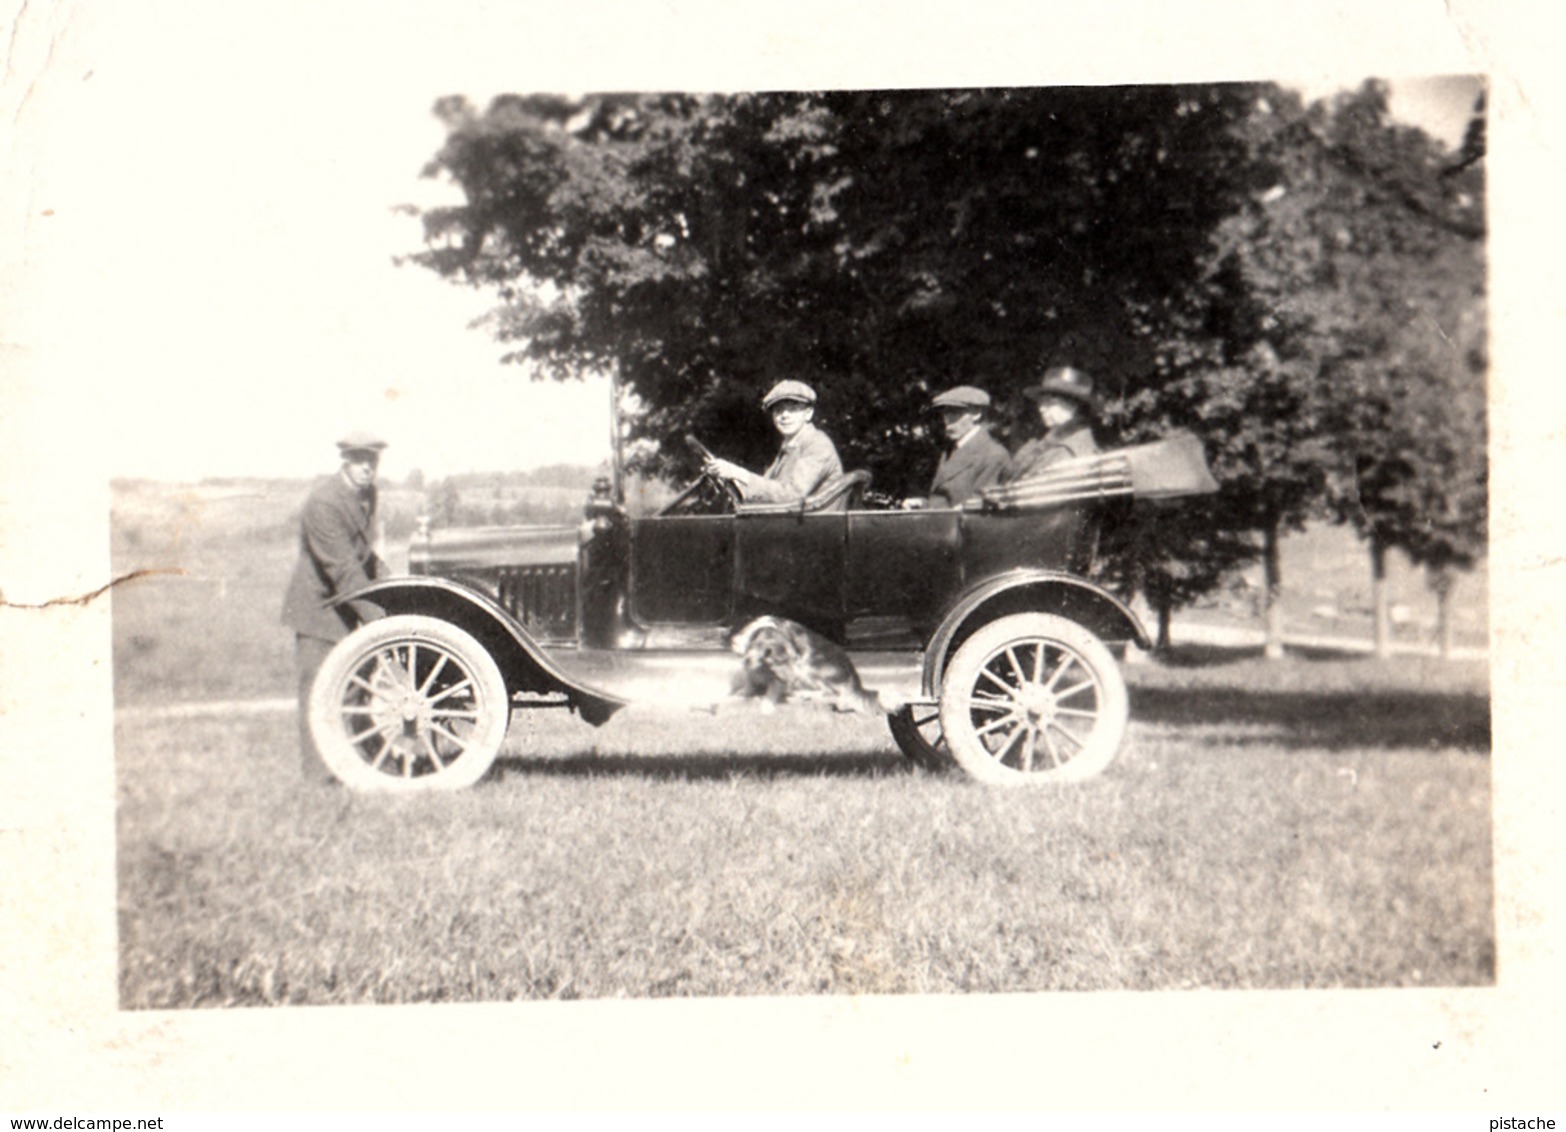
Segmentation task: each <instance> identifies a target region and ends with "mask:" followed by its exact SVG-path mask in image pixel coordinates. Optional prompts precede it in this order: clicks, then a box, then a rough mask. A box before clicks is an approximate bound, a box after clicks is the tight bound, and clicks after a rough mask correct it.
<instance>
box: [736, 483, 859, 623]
mask: <svg viewBox="0 0 1566 1132" xmlns="http://www.w3.org/2000/svg"><path fill="white" fill-rule="evenodd" d="M734 523H735V532H736V543H737V548H736V560H737V561H736V570H735V591H736V592H735V614H736V618H737V619H739V620H743V619H744V618H746V617H749V616H754V615H756V614H759V613H773V614H778V615H780V616H783V617H789V618H792V619H793V620H795V621H800V622H802V623H804V624H806V625H809V626H810V627H811V628H813V629H815V630H817V631H818V632H821V633H825V634H826V635H827V636H829V637H833V638H840V637H841V633H842V620H843V573H844V553H845V548H846V544H847V535H848V512H845V511H821V512H815V513H812V514H801V513H800V512H799V511H784V512H781V513H780V512H779V511H777V510H774V509H768V510H767V511H762V512H748V513H747V512H745V511H743V510H742V511H741V512H740V514H739V515H738V516H737V517H736V518H735V520H734Z"/></svg>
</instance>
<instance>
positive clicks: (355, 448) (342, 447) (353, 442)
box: [337, 428, 386, 452]
mask: <svg viewBox="0 0 1566 1132" xmlns="http://www.w3.org/2000/svg"><path fill="white" fill-rule="evenodd" d="M385 447H386V442H385V441H384V440H382V439H381V438H380V437H379V436H376V435H375V433H373V432H368V431H366V430H365V429H362V428H360V429H355V430H354V431H352V432H350V433H349V434H348V435H347V436H345V437H343V438H342V439H341V440H339V441H338V442H337V449H338V451H339V452H379V451H380V450H381V449H383V448H385Z"/></svg>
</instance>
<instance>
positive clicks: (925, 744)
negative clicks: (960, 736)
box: [886, 704, 956, 771]
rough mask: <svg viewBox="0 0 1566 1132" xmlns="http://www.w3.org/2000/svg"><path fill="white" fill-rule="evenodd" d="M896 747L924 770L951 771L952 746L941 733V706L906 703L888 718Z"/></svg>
mask: <svg viewBox="0 0 1566 1132" xmlns="http://www.w3.org/2000/svg"><path fill="white" fill-rule="evenodd" d="M886 723H887V726H888V727H889V728H891V731H892V738H893V739H895V740H896V741H897V746H898V748H899V749H901V751H902V752H903V754H905V755H907V756H908V758H909V760H910V761H912V762H913V763H914V765H915V766H918V767H922V768H923V769H924V770H934V771H940V770H950V769H951V768H952V767H953V766H955V765H956V764H955V763H954V762H953V761H952V752H951V748H950V747H948V746H947V745H946V736H945V735H944V734H943V733H942V732H941V709H940V708H939V707H936V706H934V705H929V704H918V705H915V704H904V705H903V706H902V707H900V708H898V709H897V710H896V711H894V712H892V713H891V714H889V715H888V716H887V717H886Z"/></svg>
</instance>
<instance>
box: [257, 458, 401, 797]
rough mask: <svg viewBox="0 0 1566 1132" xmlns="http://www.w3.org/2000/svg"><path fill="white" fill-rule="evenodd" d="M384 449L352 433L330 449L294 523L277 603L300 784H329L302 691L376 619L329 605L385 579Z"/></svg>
mask: <svg viewBox="0 0 1566 1132" xmlns="http://www.w3.org/2000/svg"><path fill="white" fill-rule="evenodd" d="M385 447H386V442H385V441H384V440H382V439H380V438H379V437H377V436H374V435H373V434H371V433H367V432H353V433H349V434H348V435H347V436H345V437H343V438H342V439H341V440H339V441H338V442H337V448H338V451H339V452H340V453H341V456H342V466H341V467H340V468H339V469H338V471H337V474H336V475H334V476H329V477H327V478H325V479H322V480H320V481H319V482H318V483H316V485H315V487H314V488H313V489H311V492H310V497H309V498H308V499H307V500H305V505H304V512H303V513H302V514H301V516H300V520H299V560H298V562H297V563H295V565H294V573H293V577H292V578H291V579H290V580H289V583H288V593H287V594H286V595H285V597H284V598H283V617H282V621H283V624H284V625H287V626H288V627H289V628H291V629H292V630H293V631H294V656H295V659H296V661H297V662H298V667H299V759H300V771H301V773H302V774H303V776H304V778H305V779H306V781H316V782H330V781H332V780H333V779H332V776H331V775H330V773H328V771H327V769H326V764H325V763H324V762H322V761H321V756H320V754H319V752H317V750H316V748H315V741H314V739H313V738H312V737H311V735H310V687H311V685H312V684H313V683H314V682H315V674H316V673H317V672H318V671H320V668H321V662H322V661H324V660H325V659H326V654H327V653H329V652H331V651H332V646H333V645H335V644H336V643H337V642H338V641H340V640H342V639H343V638H344V637H346V636H347V635H348V633H349V632H350V631H351V630H352V629H353V628H355V627H356V626H358V625H360V624H363V623H364V622H366V621H374V620H376V619H377V618H380V617H384V616H385V611H384V610H383V609H381V607H380V606H378V605H376V604H375V603H374V602H369V601H350V602H345V603H343V604H342V605H332V604H331V602H332V601H333V600H334V599H335V598H337V597H340V596H341V595H343V594H347V593H352V592H353V591H354V590H357V589H359V588H361V587H363V586H367V585H369V584H370V582H371V581H372V580H373V579H375V578H377V577H380V576H381V575H382V574H384V573H385V572H386V567H385V564H384V563H382V562H381V560H380V558H378V557H377V556H376V554H375V535H374V531H375V506H376V492H375V477H376V473H377V471H378V470H379V468H380V460H381V452H382V450H383V449H385Z"/></svg>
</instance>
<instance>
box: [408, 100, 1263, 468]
mask: <svg viewBox="0 0 1566 1132" xmlns="http://www.w3.org/2000/svg"><path fill="white" fill-rule="evenodd" d="M1246 101H1247V100H1246V95H1245V94H1244V90H1243V88H1236V87H1207V88H1170V87H1158V88H1153V87H1148V88H1117V89H1112V90H1105V89H1067V90H1058V89H1057V90H1045V89H1027V90H995V91H988V90H977V91H976V90H958V91H911V92H910V91H901V92H876V91H845V92H824V93H786V94H748V95H724V96H718V95H702V96H698V95H597V96H591V97H587V98H582V99H564V98H558V97H505V98H501V99H497V100H496V101H495V102H493V103H492V104H491V105H490V106H489V107H488V108H487V109H485V110H484V111H483V112H479V111H477V110H475V109H474V108H473V107H471V106H470V105H468V104H467V103H466V102H465V101H463V100H461V99H455V98H453V99H447V100H444V101H443V102H442V103H441V104H439V106H438V107H437V112H438V113H439V114H440V115H441V117H442V119H443V121H444V122H445V124H446V127H447V131H448V136H447V141H446V144H445V145H444V146H443V148H442V149H441V151H440V152H439V154H437V156H436V158H435V160H434V161H433V162H432V163H431V165H430V168H429V172H430V173H431V174H435V175H443V176H447V177H449V178H451V179H452V180H453V181H454V182H455V183H456V185H457V186H458V187H459V188H460V189H461V191H462V193H463V196H464V198H465V199H464V202H463V203H462V204H460V205H457V206H454V207H449V208H440V209H433V210H429V211H428V212H427V213H426V214H425V223H426V231H427V235H428V239H429V245H430V246H429V248H428V250H426V251H425V252H423V253H421V254H420V255H418V256H416V257H414V258H415V259H417V260H418V261H419V262H422V263H424V264H425V265H426V266H428V267H431V268H433V269H434V270H437V271H439V272H441V273H442V274H444V275H446V276H448V277H451V278H454V279H458V280H461V281H465V282H468V283H472V284H475V285H478V286H482V287H486V288H490V289H492V290H493V291H494V293H495V294H496V295H497V297H498V298H499V300H500V303H499V305H498V307H497V308H496V311H495V313H494V315H493V317H492V327H493V329H494V330H495V332H496V333H497V334H498V335H499V336H500V337H501V338H502V339H504V340H507V341H509V342H512V343H514V344H515V347H516V349H515V352H514V353H513V354H512V355H510V357H511V359H512V360H517V361H528V362H531V363H534V364H535V365H536V366H538V367H539V369H540V372H542V373H544V374H548V375H552V376H559V377H567V376H571V375H575V374H579V373H581V372H583V371H585V370H591V369H600V370H612V371H614V372H616V373H617V374H618V376H619V379H620V380H621V382H622V383H623V385H624V386H625V387H626V388H627V389H628V390H630V391H631V392H633V393H634V394H635V395H636V399H637V403H638V404H639V405H640V406H641V412H640V413H639V415H637V416H636V417H635V419H634V421H633V425H632V427H633V431H634V434H635V435H636V436H639V437H642V438H646V439H649V440H652V441H656V442H658V445H659V448H658V452H659V453H660V454H661V456H662V457H663V458H665V459H667V458H678V456H679V455H680V449H679V446H678V445H677V444H674V443H671V441H673V440H675V438H677V437H678V436H679V435H680V434H681V433H683V432H685V431H695V432H697V433H699V434H702V435H705V436H708V437H719V438H721V439H722V444H723V446H724V448H725V449H726V452H727V453H728V454H731V455H734V456H735V457H737V458H739V459H741V460H748V461H751V462H753V463H759V462H761V461H763V460H764V459H765V458H766V456H767V455H768V452H769V450H770V448H771V446H772V445H773V444H774V443H775V439H774V438H773V437H772V436H771V435H770V430H769V428H768V426H767V423H766V421H765V420H764V418H763V417H762V416H761V414H760V413H758V412H757V411H756V402H757V399H758V397H759V393H760V392H761V390H763V389H764V388H765V387H766V386H768V385H769V384H771V383H772V382H774V381H777V380H779V379H781V378H784V377H797V378H803V379H805V380H807V381H811V382H812V383H813V384H815V385H816V386H817V388H818V390H819V392H820V394H821V398H822V402H821V406H820V409H819V415H820V416H821V417H822V418H823V419H824V420H825V421H827V422H828V424H829V427H830V429H831V431H832V433H833V435H834V437H835V438H836V439H837V441H838V443H839V446H840V448H842V449H843V450H844V454H845V457H846V458H847V459H848V461H849V462H850V463H851V464H859V465H863V466H867V467H869V468H871V470H872V472H873V473H874V475H875V479H876V483H877V486H879V487H880V488H882V489H883V490H886V491H889V492H905V491H917V490H919V489H920V488H921V486H922V484H923V483H924V482H926V479H927V476H928V474H929V471H930V468H931V466H932V465H933V463H934V460H935V451H934V445H933V444H932V443H931V440H930V438H929V436H928V433H927V428H926V426H927V424H928V419H927V404H928V396H929V394H930V392H931V391H932V390H933V389H934V388H938V387H941V386H944V385H949V384H955V383H958V382H967V383H975V384H981V385H984V386H987V387H988V388H990V389H991V391H992V392H993V393H995V394H996V395H998V397H999V399H1000V400H1001V402H1002V406H1003V410H1004V411H1005V412H1009V413H1011V414H1013V415H1014V418H1015V420H1016V421H1018V422H1019V423H1020V424H1021V425H1022V426H1023V427H1027V426H1028V425H1029V424H1030V423H1031V419H1030V418H1031V414H1029V413H1027V412H1026V405H1025V404H1024V403H1023V402H1022V400H1021V399H1020V398H1019V397H1017V396H1016V390H1017V389H1018V387H1019V386H1020V385H1022V384H1023V383H1024V382H1026V381H1027V380H1029V379H1031V378H1033V377H1034V376H1036V374H1037V372H1038V368H1039V367H1040V365H1042V364H1044V363H1046V362H1049V361H1066V360H1070V361H1074V362H1077V363H1078V364H1086V365H1088V366H1090V367H1093V366H1097V367H1098V368H1099V369H1100V370H1101V371H1102V372H1104V373H1106V374H1109V375H1112V376H1113V377H1115V378H1116V379H1117V380H1115V381H1114V382H1112V383H1111V385H1112V387H1111V389H1110V390H1109V392H1110V393H1111V394H1114V393H1117V392H1122V391H1123V390H1124V388H1125V387H1126V382H1127V377H1128V375H1131V374H1134V373H1135V372H1136V370H1137V368H1138V367H1139V365H1140V362H1139V360H1138V359H1139V356H1140V353H1141V352H1145V349H1146V345H1147V341H1146V336H1145V335H1140V336H1139V334H1138V333H1137V331H1136V328H1135V325H1134V322H1135V320H1134V318H1133V312H1134V311H1136V310H1138V309H1146V308H1147V307H1149V306H1150V305H1151V304H1153V303H1154V301H1155V300H1156V299H1157V297H1158V296H1159V295H1161V294H1163V293H1165V292H1167V291H1169V290H1171V289H1178V288H1180V287H1182V286H1188V285H1190V283H1191V281H1192V280H1194V279H1195V278H1196V276H1197V274H1198V273H1199V271H1200V269H1201V263H1200V261H1201V256H1202V254H1203V252H1204V251H1205V248H1206V244H1207V238H1208V234H1209V232H1210V230H1211V228H1212V227H1213V225H1214V224H1215V223H1217V221H1218V219H1219V218H1220V217H1221V216H1223V215H1224V214H1225V213H1226V212H1227V211H1228V210H1230V209H1231V208H1232V205H1233V202H1234V200H1235V199H1237V194H1238V193H1239V192H1240V191H1242V189H1243V186H1242V185H1241V184H1240V182H1239V179H1238V178H1239V175H1240V173H1241V170H1240V167H1239V165H1238V161H1239V159H1240V158H1241V157H1242V156H1243V151H1242V149H1241V147H1240V146H1239V144H1238V143H1237V141H1236V139H1235V138H1234V135H1233V133H1232V130H1231V126H1232V124H1233V122H1234V121H1235V120H1236V119H1237V118H1239V117H1240V116H1241V115H1242V114H1243V113H1244V112H1245V107H1246ZM1003 431H1004V430H1003Z"/></svg>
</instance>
